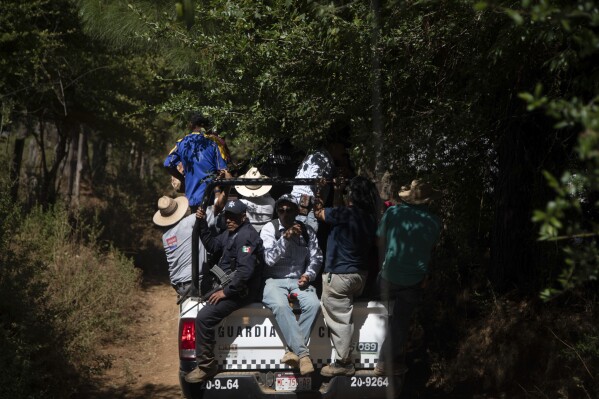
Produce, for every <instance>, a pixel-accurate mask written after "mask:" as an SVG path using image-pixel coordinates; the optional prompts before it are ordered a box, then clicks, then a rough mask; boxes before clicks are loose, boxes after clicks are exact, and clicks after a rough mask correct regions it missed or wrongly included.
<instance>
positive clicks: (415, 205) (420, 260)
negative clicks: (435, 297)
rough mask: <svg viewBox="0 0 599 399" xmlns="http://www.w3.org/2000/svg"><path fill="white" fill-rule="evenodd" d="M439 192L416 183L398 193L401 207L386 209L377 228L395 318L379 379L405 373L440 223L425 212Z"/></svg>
mask: <svg viewBox="0 0 599 399" xmlns="http://www.w3.org/2000/svg"><path fill="white" fill-rule="evenodd" d="M439 196H440V193H439V192H438V191H436V190H434V189H433V188H432V187H431V186H430V185H429V184H427V183H424V182H420V181H418V180H414V181H412V184H411V186H410V187H404V188H403V190H402V191H400V192H399V198H400V203H399V204H397V205H395V206H391V207H389V209H387V211H386V212H385V214H384V215H383V218H382V219H381V223H380V225H379V228H378V231H377V235H378V237H379V248H380V249H382V250H384V252H383V253H382V256H380V257H379V259H382V260H383V263H382V266H381V272H380V273H379V278H378V280H379V284H380V288H381V294H382V296H383V298H385V299H390V300H394V301H395V304H394V306H393V315H392V317H391V318H390V323H389V328H388V330H387V335H386V337H385V341H384V342H383V345H382V346H381V353H380V356H379V363H378V364H377V366H376V368H375V369H374V372H375V374H377V375H393V374H401V373H404V372H405V371H406V370H407V367H406V365H405V347H406V343H407V340H408V333H409V329H410V318H411V317H412V313H413V312H414V310H415V309H416V307H417V306H418V305H419V304H420V302H421V301H422V293H423V289H424V286H425V284H426V281H427V276H428V272H429V271H428V264H429V261H430V259H431V253H432V250H433V247H434V245H435V244H436V243H437V241H438V240H439V235H440V233H441V219H440V218H439V217H438V216H437V215H435V214H434V213H432V212H431V211H430V209H429V205H430V203H431V202H432V201H433V200H434V199H435V198H437V197H439Z"/></svg>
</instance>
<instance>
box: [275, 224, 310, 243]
mask: <svg viewBox="0 0 599 399" xmlns="http://www.w3.org/2000/svg"><path fill="white" fill-rule="evenodd" d="M270 222H271V223H272V224H273V226H275V239H276V240H277V241H278V240H279V238H281V231H280V230H279V226H280V221H279V219H273V220H271V221H270ZM295 223H298V224H299V225H300V227H301V229H302V237H303V238H304V242H305V243H306V247H308V245H310V236H309V235H308V229H307V228H306V225H305V224H303V223H302V222H299V221H297V220H296V221H295Z"/></svg>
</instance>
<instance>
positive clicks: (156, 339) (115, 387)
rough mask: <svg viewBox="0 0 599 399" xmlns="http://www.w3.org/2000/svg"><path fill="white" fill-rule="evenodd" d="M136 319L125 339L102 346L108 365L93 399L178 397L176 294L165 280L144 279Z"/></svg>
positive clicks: (179, 394) (179, 393) (179, 392)
mask: <svg viewBox="0 0 599 399" xmlns="http://www.w3.org/2000/svg"><path fill="white" fill-rule="evenodd" d="M139 295H140V296H141V298H140V300H139V301H138V302H137V303H139V304H141V305H140V308H139V309H138V310H137V312H138V315H139V319H138V320H137V322H136V323H135V325H134V326H132V327H131V328H130V336H129V338H128V340H127V341H126V342H123V343H120V344H118V345H114V346H111V347H108V348H105V353H106V354H109V355H111V356H112V357H113V364H112V368H111V369H110V370H108V372H107V373H106V375H105V376H104V377H103V378H102V384H101V385H102V387H101V390H100V392H96V393H95V394H94V395H93V398H96V399H104V398H119V399H141V398H144V399H149V398H181V397H182V396H181V391H180V389H179V380H178V375H177V373H178V369H179V358H178V349H177V334H178V331H177V329H178V327H177V320H178V307H177V304H176V293H175V291H174V290H173V289H172V288H171V287H170V285H169V284H168V282H167V281H166V279H155V280H153V281H144V288H143V289H142V290H141V292H140V293H139Z"/></svg>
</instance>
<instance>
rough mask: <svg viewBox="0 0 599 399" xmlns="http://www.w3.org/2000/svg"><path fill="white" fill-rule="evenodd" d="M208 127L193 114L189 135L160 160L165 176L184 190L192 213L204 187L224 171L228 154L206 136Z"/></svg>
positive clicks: (200, 198) (204, 120)
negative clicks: (180, 169)
mask: <svg viewBox="0 0 599 399" xmlns="http://www.w3.org/2000/svg"><path fill="white" fill-rule="evenodd" d="M210 125H211V123H210V120H209V119H208V118H206V117H205V116H203V115H201V114H193V115H192V117H191V121H190V123H189V128H190V129H191V133H189V134H188V135H187V136H185V137H184V138H183V139H181V140H179V141H178V142H177V144H176V145H175V147H174V148H173V149H172V150H171V152H170V153H169V155H168V156H167V157H166V159H165V160H164V167H165V168H166V169H167V170H168V172H169V173H170V174H171V175H172V176H173V177H175V178H177V179H178V180H180V181H181V182H182V184H183V185H184V186H185V187H184V188H185V196H186V197H187V199H188V200H189V207H190V208H191V211H192V213H195V212H196V210H197V209H198V206H200V205H201V203H202V199H203V198H204V191H205V189H206V185H207V183H208V182H209V181H210V180H212V177H214V176H216V175H217V174H218V173H219V172H220V171H222V170H225V169H227V162H228V150H227V148H226V146H225V145H224V143H223V142H222V141H221V140H218V138H217V137H216V136H215V135H213V134H208V133H207V132H206V129H209V128H210ZM179 164H182V165H183V173H181V172H179V170H177V165H179Z"/></svg>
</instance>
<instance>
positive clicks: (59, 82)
mask: <svg viewBox="0 0 599 399" xmlns="http://www.w3.org/2000/svg"><path fill="white" fill-rule="evenodd" d="M0 11H1V12H0V54H1V55H2V57H1V58H0V99H1V109H0V111H1V120H0V133H1V135H0V144H1V146H2V151H1V153H0V161H1V162H2V163H3V164H4V165H6V166H5V167H4V170H5V171H8V173H6V174H4V175H3V176H2V177H1V180H2V185H1V187H2V189H1V197H0V224H1V230H0V346H1V347H2V350H1V351H0V370H1V372H0V397H11V398H36V397H46V398H47V397H52V398H55V397H56V398H60V397H78V396H82V397H83V396H84V394H83V392H85V391H86V389H90V387H93V385H94V378H95V376H98V375H101V374H102V373H103V372H104V370H106V368H107V367H110V362H111V359H110V358H108V357H105V356H102V355H100V354H99V352H98V347H101V346H102V345H103V344H105V343H107V342H115V341H118V339H119V337H122V335H123V331H124V329H126V326H127V320H129V319H130V318H131V317H132V308H131V302H132V301H131V300H130V295H131V293H133V292H134V291H135V290H136V289H138V286H139V281H140V278H143V273H142V272H143V271H144V270H141V268H140V265H144V264H147V261H148V260H150V259H152V256H154V257H155V256H156V254H157V253H158V251H160V248H156V246H155V245H154V244H153V243H154V242H155V240H153V239H151V238H150V237H152V236H155V235H156V231H155V230H152V228H151V223H150V215H152V214H153V212H154V210H155V209H154V207H155V201H156V198H158V196H160V195H163V194H172V188H171V187H170V186H169V182H170V181H169V179H168V177H167V175H166V174H165V172H164V171H163V170H162V168H161V161H162V159H163V158H164V156H165V154H166V153H167V152H168V150H169V149H170V147H171V146H172V145H173V143H174V141H175V140H176V139H177V138H180V137H181V136H182V135H183V134H185V128H184V126H185V122H186V121H185V117H186V115H187V114H188V112H189V111H191V110H200V111H202V112H204V113H205V114H207V115H210V117H211V118H212V119H213V120H214V122H215V125H216V128H217V130H218V132H219V134H220V135H222V136H223V137H224V138H226V140H227V142H228V143H229V145H230V147H231V149H232V151H233V154H234V157H235V159H236V160H239V161H241V160H247V159H251V160H252V163H254V164H261V163H263V162H265V161H266V160H267V158H268V156H269V154H272V153H276V152H277V151H280V150H281V149H282V148H285V146H286V145H288V144H291V145H292V146H293V148H294V150H295V151H296V153H297V154H302V153H305V151H308V150H310V149H312V148H314V147H316V146H317V145H318V144H319V143H320V142H321V141H322V139H324V137H325V136H326V134H327V132H329V131H330V130H331V129H336V128H337V127H339V126H349V127H350V128H351V129H350V131H349V132H348V135H349V136H350V138H351V157H352V160H353V161H354V163H355V164H356V167H357V168H358V171H359V172H360V173H361V174H365V175H367V176H369V177H370V178H372V179H373V180H375V181H376V182H377V184H378V185H379V187H380V188H381V190H382V191H383V192H385V193H395V192H397V190H398V188H399V187H400V186H401V185H405V184H409V182H410V181H411V180H412V179H413V178H421V179H425V180H428V181H430V182H432V183H433V184H434V185H435V186H437V187H439V188H441V189H442V190H443V193H444V195H443V198H442V199H441V201H440V202H439V204H437V211H438V212H439V214H440V215H441V216H442V218H443V221H444V232H443V237H442V240H441V242H440V243H439V246H438V248H437V250H436V252H435V259H434V261H433V265H432V267H433V270H434V273H433V280H432V284H431V287H430V288H429V290H428V293H427V296H426V304H425V306H423V309H422V310H421V312H420V313H419V315H418V318H417V319H418V320H417V323H416V328H415V331H414V334H413V335H414V337H413V344H412V347H411V352H410V358H409V361H410V364H409V365H410V366H411V369H412V370H415V371H413V372H412V373H413V374H412V379H413V380H414V381H416V382H417V383H416V384H414V385H415V386H416V387H415V388H412V389H414V390H413V391H412V394H414V395H416V394H417V395H418V396H426V395H440V394H449V393H453V394H459V393H466V394H486V395H491V397H493V396H494V395H496V396H502V395H509V396H510V397H514V396H515V397H564V398H565V397H588V398H592V397H599V383H598V382H599V381H598V377H597V376H598V375H599V333H598V332H597V331H598V330H597V325H599V317H598V309H597V300H598V298H597V292H598V291H597V287H598V286H597V276H598V274H599V266H598V258H599V254H598V251H597V234H598V232H599V228H598V220H599V219H598V212H597V211H598V208H599V202H598V199H599V197H598V192H599V136H598V132H599V113H598V108H597V95H598V93H599V91H598V86H599V75H598V66H599V30H598V26H599V9H598V4H597V2H596V1H592V0H588V1H587V0H575V1H555V0H542V1H533V0H521V1H500V0H497V1H488V2H476V1H467V0H421V1H412V0H404V1H379V0H371V1H359V0H355V1H338V0H335V1H309V0H308V1H304V2H294V1H291V0H272V1H266V2H254V1H250V0H238V1H234V2H233V1H225V0H221V1H217V0H205V1H195V2H194V1H190V0H185V1H183V2H175V1H166V0H164V1H119V0H100V1H98V0H54V1H49V0H31V1H28V2H21V1H13V0H4V1H2V3H1V5H0ZM388 195H390V194H388ZM146 271H147V270H146Z"/></svg>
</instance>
